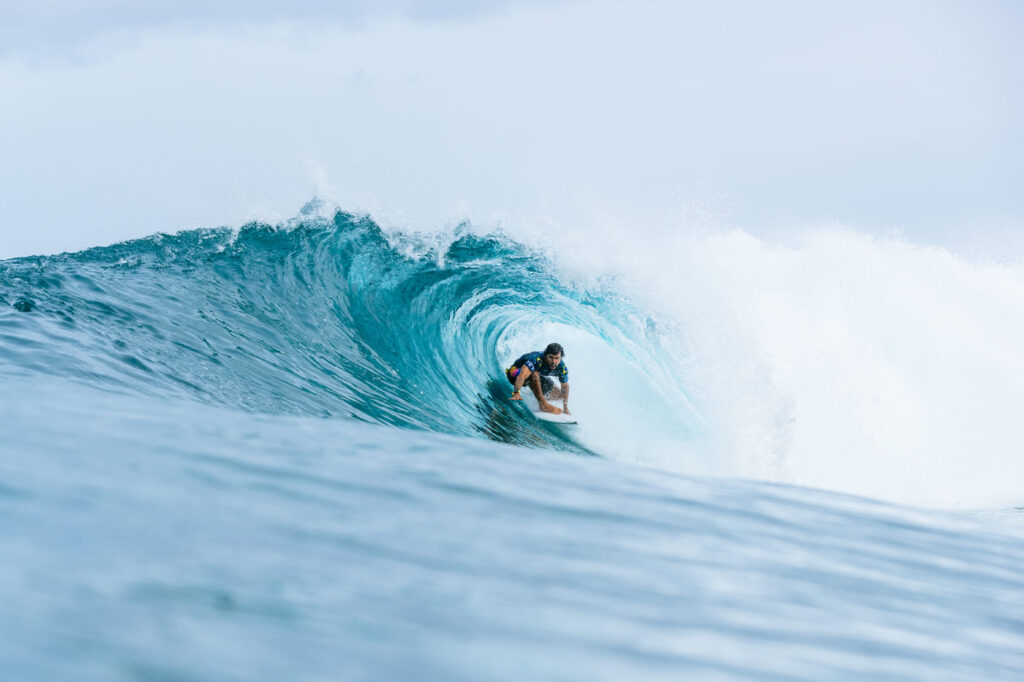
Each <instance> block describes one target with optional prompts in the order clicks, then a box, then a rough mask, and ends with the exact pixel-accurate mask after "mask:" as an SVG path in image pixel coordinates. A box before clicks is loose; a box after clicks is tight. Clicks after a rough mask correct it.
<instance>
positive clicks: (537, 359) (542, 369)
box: [505, 351, 569, 385]
mask: <svg viewBox="0 0 1024 682" xmlns="http://www.w3.org/2000/svg"><path fill="white" fill-rule="evenodd" d="M523 367H526V368H527V369H529V370H530V371H531V372H539V373H540V377H541V379H543V378H544V377H553V376H557V377H558V381H559V382H561V383H563V384H567V383H569V368H568V367H566V366H565V360H562V361H561V362H559V363H558V367H555V368H554V369H551V368H549V367H548V363H546V362H544V353H541V352H540V351H534V352H532V353H527V354H526V355H521V356H520V357H519V359H518V360H516V361H515V362H514V363H512V366H511V367H509V368H508V370H507V371H506V372H505V376H506V377H508V380H509V381H510V382H511V383H512V384H513V385H514V384H515V383H516V375H517V374H519V370H521V369H522V368H523ZM549 381H550V379H549Z"/></svg>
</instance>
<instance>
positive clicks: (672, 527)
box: [0, 213, 1024, 680]
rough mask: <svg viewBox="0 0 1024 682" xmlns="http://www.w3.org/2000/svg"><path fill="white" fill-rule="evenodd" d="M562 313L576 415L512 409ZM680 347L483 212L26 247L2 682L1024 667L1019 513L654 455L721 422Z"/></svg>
mask: <svg viewBox="0 0 1024 682" xmlns="http://www.w3.org/2000/svg"><path fill="white" fill-rule="evenodd" d="M669 331H670V330H669ZM553 334H559V337H558V338H559V339H561V340H563V341H565V340H566V339H568V340H569V341H570V342H566V347H567V357H566V361H567V363H568V364H569V366H570V369H571V371H573V372H574V375H573V387H574V392H575V396H574V399H576V400H578V401H579V406H580V407H579V410H578V413H579V414H580V415H581V425H580V426H579V427H575V428H569V427H561V426H554V425H547V424H541V423H539V422H536V421H534V420H531V418H530V417H529V415H528V414H526V413H525V412H524V411H523V410H522V408H521V406H517V405H512V404H510V403H509V402H508V401H507V399H506V398H507V387H506V384H504V383H502V382H504V379H503V377H502V373H501V372H502V368H503V366H504V365H505V364H506V363H507V361H508V360H509V359H510V358H511V357H515V355H518V354H519V352H521V351H522V350H526V349H532V345H531V344H533V343H534V342H535V341H536V340H537V339H540V338H547V337H548V336H551V335H553ZM666 338H668V337H667V332H666V328H665V326H664V323H662V322H659V320H658V319H657V318H656V316H653V315H648V314H645V313H644V312H643V310H642V309H641V308H640V306H638V305H635V304H634V303H631V302H630V300H629V299H628V298H627V297H626V296H624V295H622V294H621V293H620V292H619V291H618V290H617V289H616V286H615V283H614V282H612V281H606V282H598V283H590V284H588V285H583V284H580V283H578V282H573V281H567V280H566V279H565V278H564V276H563V275H561V274H560V273H559V271H558V270H557V269H556V268H555V267H554V266H553V265H552V264H551V263H550V262H549V261H548V260H547V259H545V258H544V257H542V256H540V255H539V254H538V253H536V252H534V251H533V250H531V249H530V248H528V247H526V246H524V245H522V244H518V243H516V242H515V241H514V240H512V239H509V238H507V237H504V236H501V235H491V236H486V235H480V234H475V233H474V232H473V231H472V230H471V229H470V228H469V227H468V226H467V227H465V228H463V229H461V230H460V231H458V232H457V233H456V234H455V235H452V236H450V238H445V239H427V238H414V237H410V236H403V235H395V234H385V233H384V232H383V231H382V230H381V229H380V228H379V227H378V226H377V225H375V224H374V223H373V222H372V221H370V220H369V219H366V218H361V217H358V216H352V215H348V214H345V213H336V214H334V215H333V216H328V217H323V216H316V215H313V214H312V213H310V214H307V215H305V216H300V218H298V219H296V220H294V221H292V222H291V223H289V224H287V225H284V226H276V227H275V226H269V225H259V224H254V225H250V226H247V227H245V228H243V229H241V230H240V231H237V232H235V231H231V230H199V231H191V232H183V233H180V234H177V235H173V236H169V235H158V236H154V237H150V238H147V239H143V240H137V241H133V242H126V243H123V244H117V245H114V246H110V247H104V248H97V249H91V250H88V251H84V252H80V253H75V254H63V255H59V256H51V257H39V258H25V259H17V260H10V261H4V262H0V382H2V385H3V387H4V392H3V395H4V399H3V401H2V402H0V424H2V429H3V431H2V434H0V435H2V439H0V476H2V478H0V529H2V532H3V537H4V538H5V551H4V561H3V562H0V667H2V669H3V670H4V671H5V675H4V677H5V678H9V679H17V680H33V679H39V680H43V679H45V680H65V679H66V680H285V679H287V680H384V679H387V680H392V679H422V680H434V679H436V680H463V679H464V680H521V679H538V680H576V679H597V680H624V679H651V680H659V679H666V680H668V679H672V680H677V679H806V680H821V679H851V680H852V679H856V680H863V679H954V680H956V679H962V680H978V679H985V680H992V679H1005V680H1016V679H1020V678H1021V676H1022V675H1024V572H1022V571H1021V570H1020V567H1021V565H1022V564H1024V528H1022V524H1021V519H1020V514H1019V513H1018V512H1015V511H1013V510H1002V511H1000V510H997V512H993V513H989V514H980V513H964V512H958V513H953V512H944V511H926V510H921V509H915V508H911V507H902V506H896V505H892V504H888V503H885V502H881V501H877V500H871V499H867V498H859V497H853V496H847V495H840V494H838V493H833V492H828V491H821V490H814V489H809V488H801V487H795V486H787V485H783V484H779V483H772V482H768V481H758V480H752V479H747V478H742V477H735V476H720V477H710V476H706V475H694V474H685V473H679V472H678V471H677V472H670V471H667V470H665V469H664V468H658V467H653V466H648V465H644V464H640V463H637V462H634V461H631V460H630V458H629V457H628V456H623V455H622V450H621V448H618V446H619V445H621V444H622V443H626V445H627V450H628V445H629V442H630V440H631V439H632V441H634V442H636V443H638V444H639V445H638V447H641V446H642V445H643V443H644V442H646V441H645V440H644V439H646V438H656V439H657V441H658V442H659V443H662V444H664V443H666V442H668V443H676V444H677V445H676V447H678V448H679V449H680V451H683V450H685V449H686V448H687V444H688V443H692V442H694V441H697V440H699V439H700V438H701V433H702V429H703V428H704V426H703V423H702V418H701V416H700V414H699V410H698V409H697V408H695V407H693V405H695V404H698V405H699V404H700V399H701V397H700V396H694V395H691V389H690V388H688V386H689V382H688V381H687V377H686V376H685V375H684V374H682V373H681V372H680V371H679V370H678V369H677V368H676V367H674V366H671V364H669V363H668V362H666V358H668V357H671V356H672V352H670V350H669V349H666V348H665V347H664V345H663V344H664V343H665V339H666ZM524 345H527V346H528V348H523V346H524ZM609 357H613V358H617V359H618V362H616V363H613V364H615V367H616V368H615V369H611V368H609V367H610V366H609V364H608V363H605V364H604V365H602V366H604V367H606V368H608V369H607V371H608V372H609V374H606V375H602V377H601V381H598V380H596V379H593V378H590V379H589V380H588V373H587V372H584V371H580V370H581V369H586V368H587V366H588V362H593V361H595V359H596V361H602V360H603V359H606V358H609ZM574 363H575V364H574ZM601 382H610V383H612V384H613V385H615V386H616V387H617V390H619V391H620V392H621V393H622V394H624V395H628V396H631V397H632V398H633V400H631V401H628V402H632V403H638V402H641V400H646V402H645V403H644V410H643V415H648V416H647V417H646V419H647V421H643V420H644V418H645V417H644V416H643V415H641V414H634V413H629V412H628V407H627V406H622V407H618V406H617V407H616V408H615V409H614V410H613V411H611V412H607V411H605V412H602V411H601V409H600V401H595V399H594V398H593V396H594V395H595V394H598V393H599V391H598V390H597V388H598V386H599V385H600V384H601ZM666 385H669V388H666ZM588 386H589V388H590V390H589V391H587V390H583V389H586V388H587V387H588ZM588 401H589V402H588ZM604 402H607V401H604ZM588 418H589V419H588ZM612 435H613V436H615V439H613V438H611V436H612ZM613 442H614V443H615V446H612V445H610V444H611V443H613ZM617 448H618V449H617Z"/></svg>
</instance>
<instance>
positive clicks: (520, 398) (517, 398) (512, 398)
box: [509, 391, 523, 400]
mask: <svg viewBox="0 0 1024 682" xmlns="http://www.w3.org/2000/svg"><path fill="white" fill-rule="evenodd" d="M522 399H523V396H521V395H519V391H516V392H515V393H513V394H512V397H511V398H509V400H522Z"/></svg>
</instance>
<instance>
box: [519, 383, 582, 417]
mask: <svg viewBox="0 0 1024 682" xmlns="http://www.w3.org/2000/svg"><path fill="white" fill-rule="evenodd" d="M525 393H526V392H525V391H524V394H525ZM523 402H524V403H526V406H527V407H528V408H529V409H530V414H532V415H533V416H534V417H536V418H537V419H539V420H541V421H542V422H549V423H551V424H579V420H577V419H576V415H574V414H565V413H564V412H563V413H562V414H551V413H550V412H544V411H543V410H541V409H540V405H539V404H538V403H537V398H535V397H534V396H533V394H532V393H531V394H527V395H525V397H524V398H523Z"/></svg>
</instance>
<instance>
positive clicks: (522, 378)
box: [512, 367, 531, 400]
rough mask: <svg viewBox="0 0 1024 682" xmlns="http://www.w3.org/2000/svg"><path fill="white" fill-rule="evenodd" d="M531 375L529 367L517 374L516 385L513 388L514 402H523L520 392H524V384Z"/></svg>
mask: <svg viewBox="0 0 1024 682" xmlns="http://www.w3.org/2000/svg"><path fill="white" fill-rule="evenodd" d="M530 374H531V372H530V368H529V367H523V368H521V369H520V370H519V373H518V374H516V383H515V384H514V385H513V387H512V400H522V397H521V396H520V395H519V391H521V390H523V384H524V383H526V379H527V377H529V376H530Z"/></svg>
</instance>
